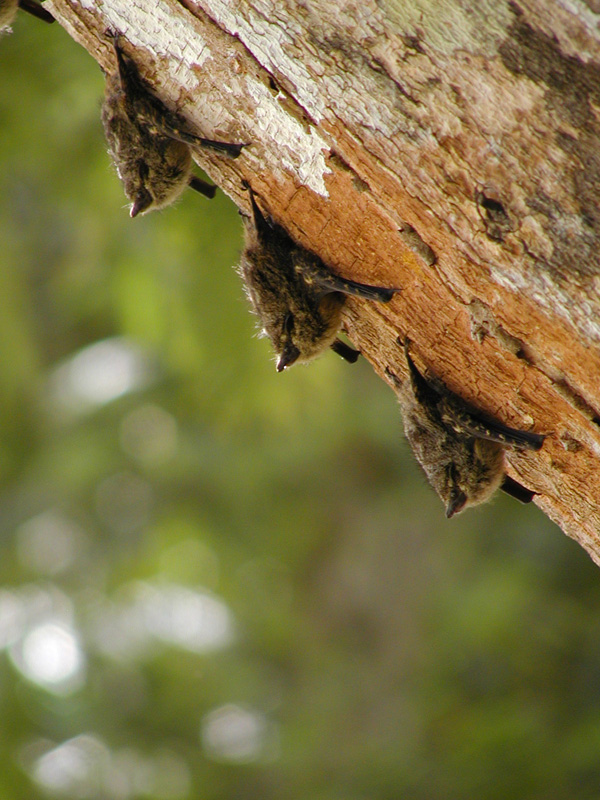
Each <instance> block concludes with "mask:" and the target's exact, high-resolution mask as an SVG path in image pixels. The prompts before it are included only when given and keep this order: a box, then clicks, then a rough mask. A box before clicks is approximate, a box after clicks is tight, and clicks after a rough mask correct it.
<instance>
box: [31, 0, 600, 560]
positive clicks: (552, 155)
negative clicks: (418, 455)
mask: <svg viewBox="0 0 600 800" xmlns="http://www.w3.org/2000/svg"><path fill="white" fill-rule="evenodd" d="M45 5H46V7H48V8H50V9H51V10H52V12H53V13H54V15H55V16H56V17H57V18H58V20H59V21H60V22H61V23H62V24H63V25H64V27H65V28H66V29H67V30H68V31H69V33H70V34H71V35H72V36H73V37H74V38H75V39H76V40H77V41H79V42H80V43H81V44H82V45H83V46H84V47H86V48H87V49H88V50H89V52H90V53H91V54H92V55H93V56H94V58H96V59H97V60H98V61H99V63H100V64H101V66H102V67H104V68H105V69H114V62H113V54H112V50H111V46H110V43H109V42H108V41H107V40H106V38H105V36H104V31H105V30H106V29H108V28H110V29H113V30H116V31H119V32H121V33H122V34H123V35H124V37H125V40H126V43H128V44H126V50H127V52H129V53H130V54H133V55H134V57H135V59H136V62H137V63H138V65H139V68H140V71H141V73H142V74H143V75H144V77H145V78H146V79H147V80H148V82H149V83H150V84H151V85H152V86H153V87H154V89H155V91H156V94H157V95H159V96H160V97H161V98H162V99H163V100H164V102H165V103H166V104H167V105H169V106H171V107H173V108H177V109H178V111H179V112H180V113H181V114H182V115H183V116H184V117H185V118H186V119H187V120H188V122H189V124H190V125H191V126H193V129H194V130H195V131H196V132H197V133H198V134H199V135H202V136H205V137H209V138H212V139H222V140H224V141H232V142H251V146H250V147H248V148H246V149H245V150H244V152H243V154H242V156H241V157H240V158H239V159H238V160H237V161H231V160H228V159H224V158H221V157H219V156H218V155H214V154H211V153H210V152H208V151H200V150H196V152H195V158H196V159H197V161H198V163H199V164H200V165H201V166H202V167H203V168H204V169H205V170H206V171H207V172H208V173H209V174H210V175H211V177H212V178H213V179H214V180H215V181H216V182H217V183H218V184H219V185H220V186H221V188H222V189H223V190H224V191H226V192H227V193H228V194H229V195H231V197H232V198H233V199H234V200H235V202H236V203H237V204H238V205H240V206H241V207H244V208H248V197H247V194H246V192H244V190H243V189H242V179H243V178H244V179H246V180H248V181H249V183H250V184H251V185H252V187H253V188H254V190H255V192H256V193H257V194H258V195H259V197H260V198H261V202H262V204H263V205H264V206H265V207H266V208H268V209H269V210H270V212H271V214H272V216H273V217H274V218H275V219H276V220H277V221H278V222H280V223H281V224H282V225H284V226H285V227H286V228H287V229H288V230H289V232H290V233H291V234H292V236H293V237H294V238H295V239H297V240H298V241H299V242H300V243H302V244H303V245H305V246H306V247H308V248H310V249H311V250H313V251H314V252H316V253H318V254H319V255H320V256H321V258H322V259H323V261H325V263H327V264H328V265H330V266H331V268H332V269H333V270H334V271H335V272H338V273H339V274H341V275H344V276H345V277H350V278H353V279H355V280H358V281H361V282H363V283H374V284H379V285H384V286H398V287H401V289H402V292H401V293H400V294H399V295H396V297H395V299H394V300H393V301H392V302H391V303H390V304H389V305H385V306H383V305H380V304H375V303H366V302H363V301H359V300H349V302H348V305H347V312H346V316H345V326H346V330H347V333H348V334H349V336H350V338H351V339H352V341H353V342H354V343H355V344H356V346H357V347H358V348H359V349H360V350H361V351H362V352H363V353H364V354H365V356H366V357H367V358H368V359H369V360H370V361H371V362H372V364H373V367H374V368H375V370H376V371H377V372H378V373H379V375H380V376H381V377H382V378H384V379H386V376H385V369H386V367H388V368H389V369H390V370H391V371H393V372H395V373H396V374H398V375H400V376H405V375H406V368H405V360H404V356H403V351H402V348H401V347H400V346H399V345H398V342H397V339H398V337H399V336H400V337H401V338H403V337H404V336H406V335H408V336H409V337H410V339H411V340H412V342H413V353H415V354H417V356H418V360H419V362H420V363H421V364H424V365H427V367H428V368H429V369H430V370H431V372H432V373H434V374H435V375H436V376H437V377H439V378H440V379H442V380H443V381H444V382H445V383H446V385H447V386H448V387H449V388H450V389H452V390H453V391H455V392H456V393H457V394H459V395H461V396H462V397H463V398H464V399H465V400H466V401H467V402H470V403H472V404H474V405H476V406H477V407H479V408H481V409H484V410H486V411H487V412H489V413H490V414H492V415H493V416H494V417H497V418H498V419H500V420H502V421H503V422H505V423H507V424H509V425H511V426H513V427H516V428H522V429H529V428H535V430H536V431H538V432H544V433H548V434H550V435H549V437H548V439H547V440H546V442H545V444H544V447H543V449H542V450H541V451H540V452H539V453H537V454H531V453H516V452H509V453H508V454H507V455H508V462H509V472H510V475H511V476H512V477H513V478H515V479H516V480H518V481H519V482H521V483H523V484H525V485H526V486H527V487H529V488H531V489H533V490H534V491H536V492H538V493H539V494H538V496H537V497H536V502H537V504H538V505H539V506H540V507H541V508H542V509H543V510H544V511H545V512H546V513H547V514H548V515H549V516H550V517H551V518H552V519H553V520H555V521H556V522H557V523H558V524H559V525H560V526H561V527H562V529H563V530H564V531H565V532H566V533H567V534H568V535H569V536H571V537H573V538H574V539H576V540H577V541H578V542H579V543H580V544H581V545H582V546H583V547H585V548H586V549H587V550H588V552H589V553H590V555H591V556H592V558H593V559H594V560H595V561H596V562H597V563H599V564H600V460H599V454H600V428H599V425H600V419H599V417H600V347H599V343H600V291H599V290H600V263H599V257H598V253H599V252H600V202H599V201H600V137H599V132H600V41H599V40H600V26H599V25H598V23H599V21H600V4H599V3H598V0H575V2H573V3H570V4H567V3H565V2H563V1H562V0H518V1H515V2H502V1H499V0H477V2H475V0H439V2H437V3H429V2H425V0H417V2H413V0H410V2H409V0H379V2H377V0H328V2H324V1H323V0H253V1H252V2H239V0H238V1H237V2H232V0H181V2H177V0H156V2H149V1H148V0H80V2H75V0H52V2H48V3H46V4H45ZM400 479H401V478H400V476H399V480H400Z"/></svg>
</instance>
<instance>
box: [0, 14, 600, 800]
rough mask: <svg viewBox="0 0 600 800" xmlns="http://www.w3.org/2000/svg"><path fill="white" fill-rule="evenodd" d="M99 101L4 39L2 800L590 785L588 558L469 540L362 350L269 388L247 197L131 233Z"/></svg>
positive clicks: (18, 26) (500, 538) (56, 35)
mask: <svg viewBox="0 0 600 800" xmlns="http://www.w3.org/2000/svg"><path fill="white" fill-rule="evenodd" d="M102 90H103V78H102V74H101V72H100V69H99V68H98V66H97V65H96V63H95V62H94V61H93V60H92V59H91V58H90V57H89V56H88V55H87V53H86V52H85V51H84V50H82V49H81V48H80V47H79V46H77V45H76V44H75V43H74V42H73V41H72V40H71V39H70V38H69V37H68V36H67V35H66V33H65V32H64V31H63V30H62V29H61V28H60V27H59V26H58V25H53V26H46V25H44V24H43V23H40V22H39V21H37V20H35V19H32V18H29V17H27V15H21V16H20V18H19V19H18V20H17V21H16V23H15V25H14V34H13V35H12V36H5V37H3V38H2V39H1V41H0V120H1V124H0V154H1V160H0V170H1V172H0V242H1V247H0V265H1V269H0V298H1V313H0V363H1V370H2V372H1V378H0V408H1V412H2V413H1V417H0V480H1V486H0V492H1V493H0V525H1V531H2V539H1V547H2V553H1V555H2V557H1V560H0V578H1V586H0V648H1V650H2V652H1V653H0V731H1V734H0V797H2V798H7V800H12V799H13V798H23V800H25V799H27V800H31V798H38V797H39V798H46V797H48V798H99V799H101V800H129V798H138V797H139V798H157V800H181V799H184V798H203V799H206V800H229V799H230V798H236V799H237V798H240V799H241V798H244V800H271V799H273V800H275V798H277V799H278V800H280V799H282V800H380V799H381V800H399V798H408V799H409V800H416V799H420V798H423V800H437V798H440V800H441V799H442V798H444V800H445V799H446V798H477V799H478V800H488V799H489V800H491V799H492V798H502V800H505V799H506V798H540V800H541V799H542V798H543V799H544V800H561V799H562V798H564V800H573V798H578V799H579V800H581V798H598V797H600V586H599V580H598V579H599V577H600V574H599V573H598V569H597V568H596V567H595V566H594V565H593V564H592V562H591V561H590V560H589V558H588V557H587V555H586V554H585V553H584V552H583V551H581V550H580V549H579V548H578V547H577V546H576V545H575V544H574V543H573V542H571V541H570V540H569V539H567V538H566V537H565V536H563V535H562V534H561V533H560V532H559V531H558V529H557V528H555V527H554V526H553V525H552V524H551V523H549V522H548V520H547V519H546V518H545V517H544V516H543V515H542V514H541V513H540V512H539V510H538V509H537V508H536V507H535V506H530V507H523V506H520V505H519V504H518V503H516V502H515V501H514V500H511V499H510V498H505V497H498V498H497V499H496V500H495V501H494V503H493V504H492V505H490V506H488V507H486V508H483V509H480V510H475V511H471V512H467V513H466V514H465V515H463V516H461V517H460V518H458V519H456V520H452V521H451V522H447V521H446V520H445V518H444V514H443V508H442V505H441V503H440V502H439V501H438V500H437V498H436V497H435V496H434V495H433V494H432V492H431V491H430V489H429V488H428V486H427V485H426V483H425V480H424V478H423V477H422V476H421V474H420V472H419V471H418V469H417V467H416V465H415V463H414V461H413V460H412V457H411V455H410V453H409V452H408V449H407V446H406V444H405V442H404V441H403V438H402V434H401V421H400V417H399V413H398V409H397V405H396V402H395V398H394V396H393V394H392V393H391V392H390V391H389V389H387V388H386V387H385V386H384V384H383V383H382V382H381V381H379V380H378V379H377V378H376V377H375V376H374V374H373V373H372V371H371V369H370V368H369V365H368V364H367V363H366V362H364V361H362V362H361V361H359V363H357V364H356V365H355V366H350V365H348V364H346V363H345V362H343V361H341V359H339V358H338V357H337V356H335V355H334V354H333V353H330V354H329V355H326V356H324V357H323V358H322V359H321V360H320V361H319V362H317V363H315V364H314V365H311V366H310V367H304V368H303V367H295V368H294V369H292V370H291V371H289V372H286V373H284V374H282V375H278V374H277V373H276V371H275V367H274V362H273V358H272V354H271V352H270V350H269V346H268V343H267V342H266V341H265V340H261V339H258V338H257V337H256V330H255V322H254V320H253V318H252V317H251V315H250V314H249V313H248V308H247V302H246V299H245V297H244V294H243V291H242V288H241V285H240V282H239V278H238V276H237V274H236V272H235V270H234V268H233V267H234V265H235V264H236V262H237V261H238V258H239V252H240V247H241V225H240V220H239V217H238V214H237V211H236V209H235V207H234V206H233V205H232V203H231V202H230V201H229V200H228V199H227V198H226V197H225V196H224V195H223V194H220V193H219V194H218V195H217V198H216V199H215V200H214V201H212V202H208V201H207V200H205V199H204V198H202V197H200V196H199V195H196V194H195V193H193V192H187V193H186V194H185V196H184V197H183V198H182V200H181V201H180V202H179V203H178V205H177V206H176V207H172V208H170V209H168V210H166V211H163V212H160V213H155V214H151V215H150V216H148V217H145V218H137V219H135V220H131V219H130V218H129V216H128V211H127V207H126V200H125V197H124V195H123V192H122V189H121V186H120V184H119V182H118V179H117V177H116V174H115V172H114V170H113V168H112V167H111V165H110V162H109V158H108V155H107V153H106V144H105V142H104V140H103V135H102V130H101V125H100V119H99V113H100V99H101V95H102Z"/></svg>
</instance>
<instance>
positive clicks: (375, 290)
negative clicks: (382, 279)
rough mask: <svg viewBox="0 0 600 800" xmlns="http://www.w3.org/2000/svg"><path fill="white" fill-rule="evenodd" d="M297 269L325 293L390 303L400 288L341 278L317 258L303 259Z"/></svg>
mask: <svg viewBox="0 0 600 800" xmlns="http://www.w3.org/2000/svg"><path fill="white" fill-rule="evenodd" d="M296 270H297V271H298V272H299V273H300V274H301V275H302V277H303V279H304V281H305V283H307V284H308V285H309V286H315V287H317V288H318V289H320V290H321V292H322V293H323V294H329V293H331V292H341V293H342V294H349V295H354V296H355V297H362V298H363V299H364V300H375V301H377V302H379V303H389V301H390V300H391V299H392V297H393V296H394V293H395V292H397V291H399V290H398V289H388V288H385V287H383V286H369V285H368V284H366V283H357V282H356V281H352V280H349V279H348V278H341V277H340V276H339V275H334V274H333V272H331V271H330V270H329V269H328V268H327V267H326V266H325V265H324V264H323V262H321V261H320V260H318V259H317V258H311V259H302V260H301V261H300V262H299V263H298V264H297V265H296Z"/></svg>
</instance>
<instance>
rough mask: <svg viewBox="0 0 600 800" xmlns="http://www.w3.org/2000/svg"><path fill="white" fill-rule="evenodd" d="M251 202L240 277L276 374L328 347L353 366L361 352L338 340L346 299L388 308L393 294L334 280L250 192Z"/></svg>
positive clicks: (383, 290)
mask: <svg viewBox="0 0 600 800" xmlns="http://www.w3.org/2000/svg"><path fill="white" fill-rule="evenodd" d="M246 187H247V188H248V189H250V187H249V186H248V185H247V184H246ZM250 201H251V204H252V217H249V218H245V227H246V245H245V249H244V252H243V254H242V259H241V263H240V274H241V276H242V279H243V281H244V284H245V286H246V290H247V293H248V297H249V299H250V302H251V304H252V307H253V309H254V311H255V312H256V314H257V316H258V317H259V319H260V322H261V326H262V329H263V331H264V333H265V334H266V335H267V336H268V337H269V339H270V340H271V343H272V345H273V349H274V350H275V353H276V356H277V370H278V372H281V371H282V370H284V369H286V368H287V367H290V366H291V365H292V364H295V363H307V362H309V361H312V360H313V359H314V358H316V357H317V356H319V355H320V354H321V353H323V352H324V351H325V350H326V349H327V348H328V347H332V348H333V349H334V350H335V351H336V352H338V353H339V354H340V355H342V357H343V358H345V359H346V360H348V361H350V362H352V361H355V360H356V357H357V351H355V350H352V348H349V347H348V346H347V345H344V344H343V343H342V342H339V340H338V339H337V333H338V331H339V330H340V327H341V325H342V309H343V305H344V301H345V295H346V294H350V293H352V294H357V295H359V296H363V297H366V298H367V299H369V300H379V301H381V302H387V301H388V300H390V299H391V297H392V295H393V293H394V290H392V289H384V288H381V287H373V286H367V285H364V284H359V283H356V282H354V281H348V280H344V279H342V278H339V277H338V276H336V275H334V274H333V273H332V272H331V271H330V270H329V269H328V268H327V267H326V266H325V264H323V262H322V261H321V260H320V259H319V258H318V256H316V255H315V254H314V253H311V252H310V251H309V250H306V249H305V248H303V247H301V246H300V245H297V244H296V243H295V242H294V241H293V239H292V238H291V237H290V236H289V235H288V234H287V232H286V231H285V230H284V229H283V228H282V227H281V226H280V225H277V224H276V223H275V222H273V221H272V220H270V219H267V218H266V217H265V216H264V215H263V214H262V212H261V211H260V209H259V207H258V205H257V203H256V199H255V197H254V193H253V192H252V190H251V189H250Z"/></svg>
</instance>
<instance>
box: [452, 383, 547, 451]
mask: <svg viewBox="0 0 600 800" xmlns="http://www.w3.org/2000/svg"><path fill="white" fill-rule="evenodd" d="M440 414H441V417H442V421H443V422H444V424H445V425H447V426H448V427H450V428H451V429H452V430H453V431H454V432H455V433H456V434H458V435H463V436H472V437H474V438H475V439H487V440H488V441H490V442H497V443H498V444H504V445H507V446H509V447H517V448H522V449H524V450H539V449H540V447H541V446H542V445H543V443H544V439H545V438H546V437H545V436H544V435H543V434H541V433H532V432H531V431H519V430H517V429H516V428H510V427H509V426H508V425H504V424H503V423H502V422H498V420H495V419H493V418H491V417H488V416H486V415H485V414H482V413H481V412H479V411H477V410H476V409H473V408H471V407H470V406H468V405H467V404H466V403H463V402H462V401H461V400H460V398H458V397H456V396H455V395H448V396H447V397H444V399H443V400H442V401H441V403H440Z"/></svg>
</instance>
